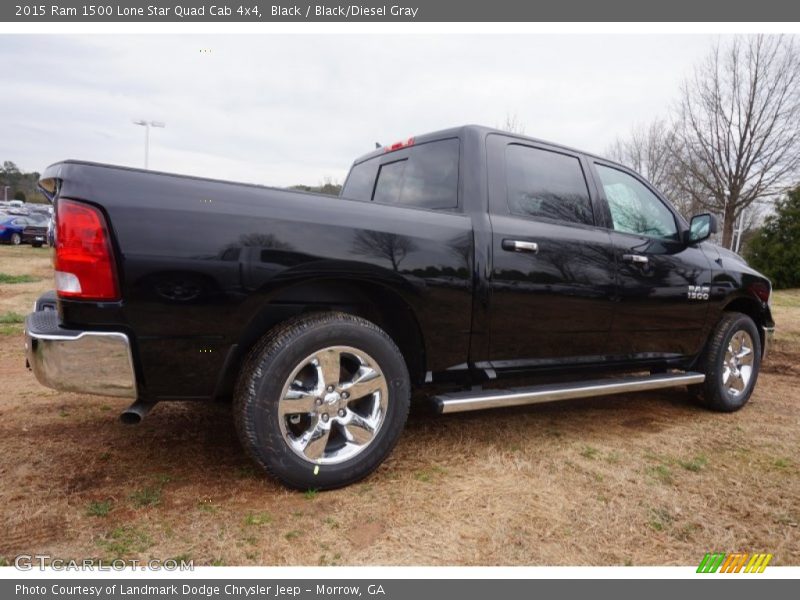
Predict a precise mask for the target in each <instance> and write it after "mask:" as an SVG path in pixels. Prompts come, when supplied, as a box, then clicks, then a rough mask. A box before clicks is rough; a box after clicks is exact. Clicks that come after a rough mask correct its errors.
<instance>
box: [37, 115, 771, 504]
mask: <svg viewBox="0 0 800 600" xmlns="http://www.w3.org/2000/svg"><path fill="white" fill-rule="evenodd" d="M40 185H41V188H42V189H43V190H44V191H45V192H46V193H47V195H48V196H49V197H50V199H51V200H52V201H53V203H54V204H55V208H56V211H55V227H54V240H53V241H54V256H55V258H54V262H55V270H56V273H55V281H56V288H57V289H56V294H57V300H56V304H57V310H38V309H39V308H46V307H47V305H48V304H50V305H51V306H52V304H53V302H52V301H50V300H48V298H47V297H44V298H42V299H40V301H39V303H38V305H37V310H36V311H35V312H34V313H33V314H31V315H29V316H28V318H27V321H26V343H27V360H28V363H29V365H30V367H31V368H32V369H33V371H34V372H35V374H36V377H37V378H38V379H39V381H40V382H41V383H43V384H44V385H47V386H50V387H54V388H56V389H61V390H69V391H79V392H89V393H97V394H105V395H115V396H123V397H130V398H132V399H135V403H134V404H133V405H132V406H131V407H130V408H129V409H128V410H127V411H126V412H125V413H123V420H127V421H129V422H137V421H138V420H140V419H141V418H142V417H143V416H144V414H145V413H146V412H147V410H148V409H149V408H150V407H151V406H152V405H153V404H154V403H156V402H158V401H162V400H198V399H210V398H215V397H224V396H226V395H232V396H233V418H234V419H235V423H236V428H237V430H238V433H239V436H240V438H241V442H242V444H243V445H244V447H245V448H246V450H247V452H248V453H249V454H250V455H251V456H252V458H253V459H254V460H255V461H256V462H257V463H258V464H259V465H260V466H261V467H263V468H264V469H265V470H266V471H267V472H269V473H271V474H272V475H274V476H275V477H277V478H279V479H280V480H281V481H283V482H285V483H286V484H287V485H289V486H293V487H297V488H317V489H325V488H333V487H337V486H342V485H346V484H349V483H352V482H354V481H357V480H359V479H361V478H362V477H364V476H366V475H367V474H369V473H370V472H371V471H372V470H373V469H375V468H376V467H377V466H378V465H379V464H380V463H381V461H383V460H384V459H385V458H386V456H387V455H388V454H389V452H390V451H391V449H392V447H393V446H394V445H395V443H396V442H397V440H398V437H399V436H400V433H401V430H402V429H403V425H404V423H405V421H406V416H407V413H408V409H409V397H410V394H411V391H412V388H426V387H427V388H428V389H429V391H430V395H431V396H432V398H433V400H434V402H435V404H436V406H437V407H438V409H439V410H440V411H441V412H444V413H449V412H457V411H466V410H473V409H479V408H489V407H498V406H512V405H521V404H527V403H534V402H544V401H552V400H561V399H565V398H579V397H587V396H596V395H602V394H612V393H620V392H627V391H641V390H651V389H656V388H663V387H668V386H681V385H686V386H688V388H689V390H690V392H691V394H692V395H693V396H694V397H696V398H697V400H698V401H700V402H702V403H703V404H704V405H706V406H708V407H709V408H711V409H714V410H719V411H733V410H737V409H739V408H741V407H742V406H743V405H744V404H745V403H746V402H747V400H748V399H749V398H750V395H751V393H752V391H753V387H754V386H755V384H756V378H757V377H758V372H759V366H760V364H761V361H762V359H763V357H764V354H765V351H766V347H767V342H768V340H769V338H770V334H771V332H772V330H773V321H772V317H771V314H770V307H769V296H770V291H771V287H770V283H769V281H768V280H767V279H766V278H764V277H763V276H762V275H760V274H759V273H757V272H756V271H754V270H753V269H751V268H749V267H748V266H747V265H746V264H745V262H744V261H743V260H742V259H741V258H739V257H738V256H737V255H735V254H733V253H731V252H729V251H727V250H724V249H723V248H720V247H718V246H715V245H713V244H711V243H710V242H708V241H705V240H707V238H708V237H709V235H710V234H711V233H713V232H714V231H715V229H716V220H715V219H714V218H713V217H711V216H709V215H698V216H695V217H694V218H693V219H692V220H691V223H687V222H685V221H684V219H683V218H682V217H681V216H680V215H679V214H678V213H677V212H676V211H675V210H674V209H673V207H672V206H670V204H669V202H667V200H666V199H665V198H664V197H662V196H661V195H660V194H659V193H658V191H657V190H655V189H653V187H652V186H651V185H650V184H649V183H648V182H647V181H645V180H644V179H642V178H641V177H640V176H639V175H637V174H636V173H634V172H632V171H631V170H630V169H627V168H625V167H623V166H621V165H619V164H616V163H613V162H610V161H608V160H605V159H602V158H599V157H596V156H592V155H589V154H586V153H584V152H580V151H577V150H573V149H570V148H565V147H562V146H558V145H554V144H550V143H545V142H542V141H539V140H535V139H531V138H527V137H522V136H518V135H513V134H509V133H504V132H501V131H495V130H491V129H486V128H483V127H477V126H467V127H461V128H457V129H450V130H446V131H440V132H438V133H432V134H429V135H424V136H420V137H416V138H412V139H409V140H407V141H405V142H402V143H397V144H394V145H392V146H389V147H386V148H380V149H377V150H375V151H374V152H371V153H370V154H368V155H366V156H364V157H362V158H360V159H358V160H357V161H356V162H355V163H354V165H353V167H352V169H351V171H350V174H349V176H348V178H347V180H346V182H345V185H344V189H343V190H342V193H341V197H340V198H335V197H329V196H323V195H317V194H311V193H302V192H296V191H289V190H284V189H275V188H268V187H261V186H256V185H244V184H237V183H229V182H225V181H215V180H211V179H203V178H199V177H185V176H180V175H170V174H165V173H154V172H150V171H141V170H138V169H128V168H122V167H114V166H107V165H98V164H91V163H86V162H78V161H65V162H61V163H58V164H55V165H53V166H51V167H49V168H48V169H47V170H46V171H45V172H44V174H43V175H42V179H41V184H40ZM518 376H525V377H526V378H527V379H528V380H530V377H531V376H536V377H538V379H537V381H536V383H537V384H538V385H536V386H533V387H517V388H514V387H508V385H506V384H504V385H499V382H500V380H503V379H508V378H512V377H518ZM555 376H557V377H558V381H557V382H554V378H555Z"/></svg>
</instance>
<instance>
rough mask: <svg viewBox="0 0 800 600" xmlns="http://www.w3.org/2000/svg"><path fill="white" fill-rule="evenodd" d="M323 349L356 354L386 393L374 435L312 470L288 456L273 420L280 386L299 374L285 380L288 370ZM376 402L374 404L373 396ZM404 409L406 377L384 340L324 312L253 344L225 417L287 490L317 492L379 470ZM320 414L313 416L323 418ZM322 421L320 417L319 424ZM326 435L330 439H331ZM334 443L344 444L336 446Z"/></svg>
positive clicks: (373, 329)
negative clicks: (370, 365) (373, 369)
mask: <svg viewBox="0 0 800 600" xmlns="http://www.w3.org/2000/svg"><path fill="white" fill-rule="evenodd" d="M331 347H350V348H354V349H358V350H359V351H360V352H363V353H365V354H366V355H368V356H369V357H370V358H371V359H372V360H373V361H374V363H375V364H376V365H377V367H378V369H379V371H380V372H382V375H383V379H382V381H384V382H385V389H387V390H388V393H387V394H386V396H387V405H386V406H385V409H384V410H383V411H382V412H381V415H382V416H381V419H382V420H381V422H380V425H379V426H378V427H377V428H376V429H377V432H376V433H374V435H373V437H372V438H371V441H369V442H367V443H366V444H365V445H364V447H363V448H362V449H361V450H359V451H358V453H357V454H356V455H355V456H352V457H351V458H349V459H347V460H344V462H340V463H337V464H320V463H319V462H314V461H312V460H310V459H309V458H308V457H306V456H302V457H301V456H300V455H299V454H298V453H297V450H296V449H293V448H292V447H290V445H289V444H290V442H289V440H288V439H286V438H285V437H284V431H282V427H283V428H284V430H285V429H288V428H290V427H293V426H294V425H292V424H290V421H289V420H286V419H287V417H286V416H284V417H279V414H278V407H279V404H280V401H281V398H283V396H284V394H283V392H284V386H290V385H294V384H292V383H290V382H289V378H290V377H291V378H292V379H295V378H297V379H299V378H300V375H299V374H297V375H293V374H294V373H295V370H296V369H297V368H299V367H300V366H301V365H302V364H303V363H304V361H306V363H307V361H308V360H309V359H310V358H311V356H312V355H314V353H317V352H320V351H323V349H326V348H331ZM342 356H344V354H342ZM344 361H345V359H343V360H342V362H340V363H339V364H344ZM344 370H345V369H344V367H343V368H342V372H344ZM311 372H313V370H312V371H311ZM300 373H303V371H300ZM320 380H321V378H320ZM306 393H311V392H306ZM314 395H316V394H314ZM375 397H376V396H369V397H368V398H375ZM377 397H378V398H380V395H379V396H377ZM325 398H326V401H325V402H324V403H323V407H324V406H327V405H328V402H327V398H328V396H327V395H326V396H325ZM318 401H319V400H318ZM342 401H343V400H342ZM369 401H370V402H374V401H375V400H369ZM409 403H410V379H409V375H408V369H407V367H406V363H405V360H404V359H403V356H402V354H401V353H400V351H399V350H398V348H397V346H396V345H395V343H394V342H393V341H392V339H391V338H390V337H389V336H388V335H387V334H386V333H385V332H384V331H383V330H382V329H380V328H379V327H377V326H376V325H375V324H373V323H371V322H369V321H366V320H365V319H362V318H359V317H356V316H353V315H349V314H345V313H338V312H329V313H314V314H310V315H303V316H301V317H298V318H294V319H291V320H289V321H287V322H286V323H284V324H282V325H280V326H278V327H277V328H275V329H274V330H272V331H270V332H269V333H268V334H267V335H266V336H264V337H263V338H262V339H261V340H260V341H259V342H258V343H257V344H256V346H255V347H254V348H253V350H252V351H251V352H250V353H249V354H248V356H247V358H246V359H245V363H244V365H243V366H242V370H241V372H240V374H239V378H238V380H237V383H236V389H235V392H234V399H233V413H234V420H235V424H236V430H237V433H238V435H239V439H240V441H241V443H242V445H243V446H244V448H245V450H246V452H247V453H248V454H249V455H250V457H251V458H252V459H253V460H254V461H255V462H256V463H257V464H258V465H259V466H261V467H262V468H263V469H264V470H265V471H266V472H267V473H269V474H270V475H272V476H273V477H275V478H276V479H279V480H280V481H282V482H283V483H284V484H286V485H287V486H289V487H292V488H296V489H301V490H309V489H316V490H325V489H333V488H337V487H342V486H345V485H349V484H351V483H354V482H356V481H358V480H360V479H363V478H364V477H366V476H367V475H369V474H370V473H372V472H373V471H374V470H375V469H376V468H377V467H378V466H379V465H380V464H381V463H382V462H383V460H384V459H385V458H386V457H387V456H388V454H389V453H390V452H391V450H392V449H393V448H394V446H395V444H396V443H397V440H398V439H399V437H400V434H401V433H402V430H403V427H404V426H405V422H406V418H407V417H408V410H409ZM323 407H319V408H315V409H314V410H323ZM348 410H349V407H348ZM332 414H333V413H332ZM291 418H292V417H289V419H291ZM293 418H297V419H299V418H300V417H296V416H295V417H293ZM306 418H307V419H309V421H310V422H311V424H312V425H313V424H314V423H317V424H319V419H321V418H322V415H320V414H317V413H314V414H312V415H305V416H304V417H303V419H306ZM329 418H330V417H328V416H325V419H326V421H325V422H326V423H327V422H328V419H329ZM281 419H284V420H283V421H281ZM330 421H331V423H330V425H329V426H328V427H333V426H334V421H336V414H334V415H333V418H332V419H330ZM336 423H337V424H336V425H335V426H336V427H337V428H341V429H339V431H341V433H342V434H344V431H343V429H344V426H343V425H340V424H338V421H336ZM333 435H334V434H333V433H332V434H331V436H333ZM340 437H342V436H340ZM327 439H328V438H327V437H326V440H327ZM341 442H342V443H343V444H344V439H342V441H341ZM323 444H328V442H327V441H325V442H323ZM326 449H327V446H326ZM326 451H327V450H326Z"/></svg>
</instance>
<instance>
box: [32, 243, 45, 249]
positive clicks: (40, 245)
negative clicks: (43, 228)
mask: <svg viewBox="0 0 800 600" xmlns="http://www.w3.org/2000/svg"><path fill="white" fill-rule="evenodd" d="M31 245H32V246H33V247H34V248H41V247H42V242H33V244H31Z"/></svg>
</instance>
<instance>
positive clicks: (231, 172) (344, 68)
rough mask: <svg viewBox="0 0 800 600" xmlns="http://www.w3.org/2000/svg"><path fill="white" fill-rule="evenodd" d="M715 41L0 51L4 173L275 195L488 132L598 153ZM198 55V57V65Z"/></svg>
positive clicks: (529, 40) (209, 43) (653, 107)
mask: <svg viewBox="0 0 800 600" xmlns="http://www.w3.org/2000/svg"><path fill="white" fill-rule="evenodd" d="M716 39H717V38H716V37H715V36H702V35H663V36H658V35H382V36H367V35H286V36H282V35H240V36H228V35H225V36H222V35H211V36H208V35H202V36H195V35H137V36H128V35H115V36H98V35H88V36H52V35H3V36H0V64H2V65H3V67H2V71H3V77H2V87H1V88H0V89H2V91H1V92H0V160H13V161H14V162H16V163H17V164H18V165H19V166H20V167H21V168H22V169H24V170H37V171H41V170H42V169H43V168H44V167H45V166H46V165H48V164H50V163H52V162H56V161H58V160H60V159H64V158H77V159H86V160H93V161H101V162H108V163H115V164H121V165H127V166H137V167H138V166H142V164H143V160H144V157H143V155H144V128H142V127H137V126H135V125H133V124H132V123H131V120H132V119H134V118H146V119H151V120H158V121H164V122H166V125H167V126H166V129H156V130H153V131H152V133H151V145H150V167H151V168H154V169H159V170H165V171H175V172H179V173H186V174H193V175H203V176H210V177H218V178H223V179H233V180H240V181H247V182H253V183H263V184H271V185H290V184H295V183H307V184H316V183H319V182H320V181H321V180H322V179H323V178H324V177H332V178H334V179H339V180H342V179H343V178H344V176H345V175H346V173H347V169H348V168H349V165H350V163H351V162H352V160H353V159H354V158H355V157H357V156H359V155H361V154H363V153H365V152H368V151H369V150H371V149H372V148H373V147H374V144H375V142H376V141H379V142H381V143H390V142H393V141H396V140H398V139H404V138H407V137H409V136H411V135H414V134H419V133H425V132H428V131H433V130H437V129H442V128H446V127H450V126H455V125H460V124H465V123H477V124H483V125H489V126H496V125H498V124H501V123H502V122H503V121H504V119H505V117H506V115H508V114H515V115H516V116H517V117H518V119H519V121H520V122H521V123H522V124H523V126H524V127H525V130H526V133H527V134H529V135H532V136H535V137H540V138H544V139H548V140H552V141H556V142H560V143H564V144H568V145H572V146H576V147H579V148H582V149H585V150H589V151H594V152H599V153H602V152H603V151H604V149H605V148H606V147H607V146H608V145H609V143H610V142H611V141H613V139H614V138H615V137H616V136H617V135H620V134H624V133H626V132H627V131H629V130H630V128H631V127H632V126H634V125H636V124H638V123H643V122H647V121H648V120H650V119H652V118H654V117H657V116H660V115H664V114H666V112H667V111H668V109H669V107H670V105H671V104H672V103H673V102H674V101H675V98H676V93H677V89H678V86H679V84H680V81H681V80H682V78H683V77H684V76H686V75H687V74H688V73H689V72H690V71H691V68H692V65H693V64H694V63H695V62H696V61H697V60H699V59H700V58H702V56H703V55H705V54H706V53H707V52H708V50H709V48H710V46H711V45H712V44H713V43H714V42H715V40H716ZM201 50H205V51H204V52H201Z"/></svg>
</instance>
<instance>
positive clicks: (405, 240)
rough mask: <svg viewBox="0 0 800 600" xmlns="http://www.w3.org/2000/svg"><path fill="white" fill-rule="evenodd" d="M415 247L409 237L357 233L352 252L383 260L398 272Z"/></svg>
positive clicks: (380, 233) (375, 232)
mask: <svg viewBox="0 0 800 600" xmlns="http://www.w3.org/2000/svg"><path fill="white" fill-rule="evenodd" d="M416 249H417V245H416V244H415V243H414V240H412V239H411V238H410V237H407V236H405V235H399V234H396V233H385V232H382V231H368V230H363V231H359V232H358V233H357V234H356V237H355V239H354V240H353V252H354V253H355V254H361V255H364V256H369V257H372V258H385V259H388V260H389V262H390V263H392V269H394V270H395V271H398V270H399V269H400V263H401V262H403V260H404V259H405V257H406V255H407V254H409V253H411V252H414V251H415V250H416Z"/></svg>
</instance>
